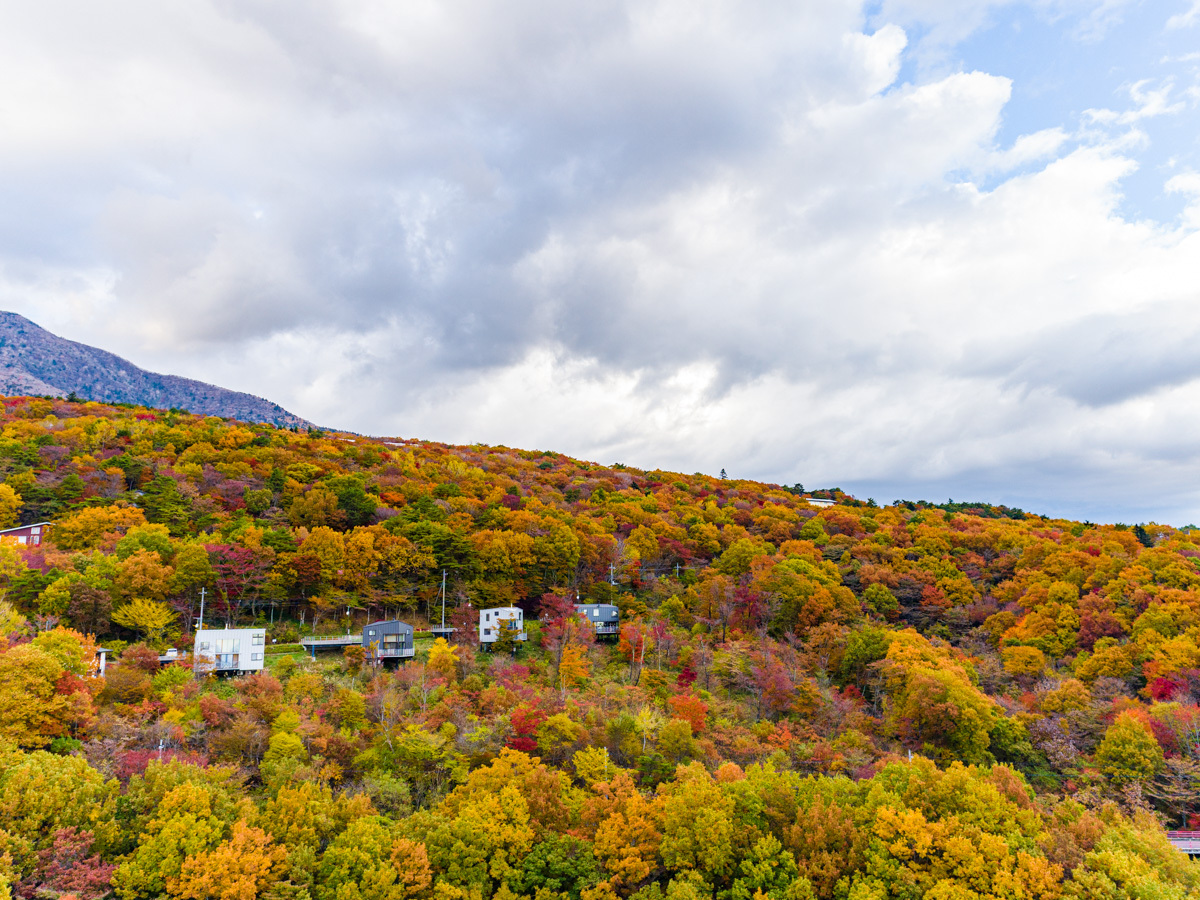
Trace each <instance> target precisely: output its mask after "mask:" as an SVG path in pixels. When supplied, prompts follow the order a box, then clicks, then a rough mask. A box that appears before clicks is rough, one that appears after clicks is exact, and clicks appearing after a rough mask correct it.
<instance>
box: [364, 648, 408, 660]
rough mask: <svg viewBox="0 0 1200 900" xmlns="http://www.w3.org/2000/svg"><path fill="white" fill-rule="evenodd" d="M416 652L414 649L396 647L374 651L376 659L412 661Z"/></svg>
mask: <svg viewBox="0 0 1200 900" xmlns="http://www.w3.org/2000/svg"><path fill="white" fill-rule="evenodd" d="M416 652H417V651H416V650H415V649H413V648H412V647H395V648H387V649H383V650H376V651H374V653H375V658H376V659H411V658H412V657H413V656H414V655H415V654H416Z"/></svg>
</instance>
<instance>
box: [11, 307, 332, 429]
mask: <svg viewBox="0 0 1200 900" xmlns="http://www.w3.org/2000/svg"><path fill="white" fill-rule="evenodd" d="M0 393H3V394H6V395H8V396H17V395H23V394H42V395H51V396H64V397H65V396H67V395H69V394H71V393H74V394H76V395H77V396H79V397H82V398H85V399H89V400H99V401H101V402H104V403H134V404H137V405H139V406H149V407H154V408H157V409H170V408H171V407H176V408H178V409H187V410H189V411H191V412H194V413H200V414H202V415H210V416H224V417H228V418H231V419H238V420H240V421H242V422H266V423H270V424H272V425H276V426H279V427H282V428H290V427H301V428H307V427H309V426H310V425H311V423H310V422H308V421H306V420H304V419H302V418H300V417H299V416H296V415H293V414H292V413H290V412H288V411H287V410H286V409H284V408H283V407H281V406H279V405H278V404H277V403H272V402H270V401H269V400H264V399H263V398H262V397H255V396H253V395H252V394H243V393H241V392H239V391H231V390H227V389H226V388H222V387H217V386H216V385H212V384H206V383H205V382H203V381H194V380H192V379H191V378H180V377H179V376H177V375H159V374H157V373H155V372H147V371H146V370H145V369H141V368H138V367H137V366H135V365H134V364H133V363H131V362H129V361H128V360H126V359H122V358H121V357H119V356H117V355H116V354H113V353H109V352H107V351H105V350H100V349H98V348H96V347H90V346H88V345H87V344H79V343H76V342H75V341H68V340H66V339H65V338H60V337H59V336H58V335H55V334H52V333H51V332H49V331H47V330H46V329H44V328H42V327H40V326H38V325H36V324H34V323H33V322H31V321H29V320H28V319H26V318H25V317H24V316H20V315H17V314H16V313H12V312H0Z"/></svg>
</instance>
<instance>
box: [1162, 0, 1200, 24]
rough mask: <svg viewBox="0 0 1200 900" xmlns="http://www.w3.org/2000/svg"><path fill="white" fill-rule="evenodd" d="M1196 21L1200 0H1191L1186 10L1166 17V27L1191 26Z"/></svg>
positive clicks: (1199, 19) (1199, 9) (1198, 17)
mask: <svg viewBox="0 0 1200 900" xmlns="http://www.w3.org/2000/svg"><path fill="white" fill-rule="evenodd" d="M1197 22H1200V0H1192V5H1191V6H1190V7H1189V8H1188V9H1187V10H1185V11H1184V12H1181V13H1176V14H1175V15H1173V16H1171V18H1169V19H1167V29H1168V30H1173V29H1176V28H1191V27H1192V26H1193V25H1195V24H1196V23H1197Z"/></svg>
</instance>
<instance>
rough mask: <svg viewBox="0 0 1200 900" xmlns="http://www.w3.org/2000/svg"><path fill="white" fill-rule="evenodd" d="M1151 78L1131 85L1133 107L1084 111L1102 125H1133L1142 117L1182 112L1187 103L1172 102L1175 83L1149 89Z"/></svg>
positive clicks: (1148, 117) (1130, 93) (1180, 101)
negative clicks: (1117, 110) (1118, 109)
mask: <svg viewBox="0 0 1200 900" xmlns="http://www.w3.org/2000/svg"><path fill="white" fill-rule="evenodd" d="M1148 84H1150V81H1149V79H1143V80H1142V81H1139V82H1137V83H1135V84H1133V85H1130V87H1129V98H1130V99H1131V100H1132V101H1133V102H1134V104H1135V106H1134V108H1133V109H1127V110H1125V111H1124V112H1116V111H1114V110H1111V109H1089V110H1086V111H1085V112H1084V115H1086V116H1087V117H1088V118H1089V119H1090V120H1091V121H1093V122H1097V123H1100V124H1102V125H1132V124H1133V123H1134V122H1139V121H1141V120H1142V119H1152V118H1155V117H1157V116H1169V115H1174V114H1176V113H1179V112H1182V111H1183V110H1184V109H1185V108H1186V106H1187V104H1186V103H1185V102H1184V101H1182V100H1177V101H1175V102H1173V103H1172V102H1171V93H1172V91H1174V89H1175V85H1174V84H1173V83H1172V82H1171V81H1167V82H1166V83H1164V84H1162V85H1160V86H1159V87H1158V88H1157V89H1149V88H1147V87H1146V86H1147V85H1148Z"/></svg>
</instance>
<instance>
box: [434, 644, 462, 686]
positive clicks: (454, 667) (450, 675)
mask: <svg viewBox="0 0 1200 900" xmlns="http://www.w3.org/2000/svg"><path fill="white" fill-rule="evenodd" d="M427 665H428V666H429V668H430V669H431V670H432V671H434V672H436V673H437V674H438V675H440V676H442V677H443V678H445V679H446V680H447V681H455V680H457V679H458V649H457V648H456V647H451V646H450V645H449V644H448V643H446V639H445V638H438V639H437V640H435V641H434V642H433V646H431V647H430V648H429V662H428V663H427Z"/></svg>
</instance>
